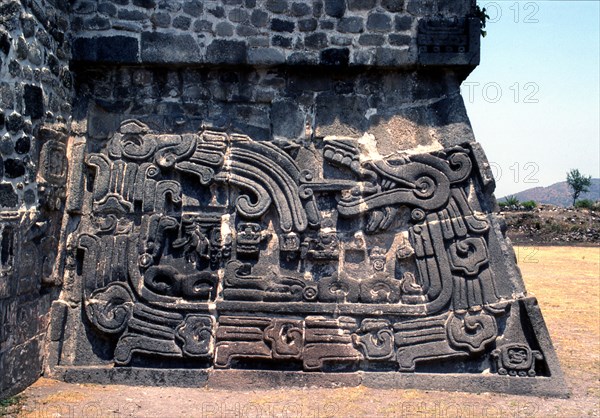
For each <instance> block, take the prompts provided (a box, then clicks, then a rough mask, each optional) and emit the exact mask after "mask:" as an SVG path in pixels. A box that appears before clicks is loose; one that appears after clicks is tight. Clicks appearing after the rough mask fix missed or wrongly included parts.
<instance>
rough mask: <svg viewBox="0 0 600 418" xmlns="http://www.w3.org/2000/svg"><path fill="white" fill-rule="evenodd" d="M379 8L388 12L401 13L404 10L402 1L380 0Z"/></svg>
mask: <svg viewBox="0 0 600 418" xmlns="http://www.w3.org/2000/svg"><path fill="white" fill-rule="evenodd" d="M381 6H382V7H383V8H384V9H386V10H387V11H389V12H392V13H397V12H401V11H402V9H403V8H404V0H381Z"/></svg>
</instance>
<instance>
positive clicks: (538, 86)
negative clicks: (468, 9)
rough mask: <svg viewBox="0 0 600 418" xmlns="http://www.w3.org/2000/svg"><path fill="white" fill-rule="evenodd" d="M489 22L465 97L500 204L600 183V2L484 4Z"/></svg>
mask: <svg viewBox="0 0 600 418" xmlns="http://www.w3.org/2000/svg"><path fill="white" fill-rule="evenodd" d="M478 3H479V5H480V6H481V7H486V9H487V13H488V14H489V16H490V22H489V23H488V26H487V36H486V37H485V38H483V39H482V46H481V65H480V66H479V67H478V68H477V69H475V71H473V73H472V74H471V75H470V76H469V78H468V79H467V80H466V81H465V82H464V83H463V86H462V93H463V97H464V99H465V104H466V106H467V110H468V113H469V117H470V119H471V124H472V125H473V130H474V131H475V137H476V138H477V140H478V141H479V142H480V143H481V144H482V145H483V148H484V150H485V151H486V154H487V156H488V159H489V161H490V162H491V163H492V166H493V169H494V173H495V175H496V182H497V188H496V197H502V196H505V195H507V194H512V193H516V192H519V191H521V190H525V189H528V188H531V187H536V186H548V185H550V184H553V183H556V182H559V181H564V180H565V178H566V172H567V171H568V170H569V169H571V168H578V169H579V170H580V171H581V172H582V173H583V174H587V175H591V176H592V177H600V126H599V114H600V106H599V102H600V92H599V84H600V83H599V79H600V67H599V57H600V50H599V39H600V29H599V28H600V23H599V21H600V6H599V4H600V2H598V1H515V0H506V1H487V0H478Z"/></svg>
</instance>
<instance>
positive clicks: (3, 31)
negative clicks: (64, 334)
mask: <svg viewBox="0 0 600 418" xmlns="http://www.w3.org/2000/svg"><path fill="white" fill-rule="evenodd" d="M68 29H69V20H68V15H67V14H66V2H61V1H44V0H34V1H14V0H13V1H3V2H2V4H1V5H0V237H1V238H0V398H4V397H5V396H9V395H10V394H12V393H16V392H18V391H19V390H22V389H23V388H25V387H26V386H27V385H29V384H31V383H32V382H34V381H35V379H37V377H39V375H40V374H41V371H42V361H43V346H44V340H45V333H46V329H47V325H48V322H49V318H48V311H49V307H50V304H51V302H52V300H54V299H55V298H56V296H57V293H58V289H57V287H55V285H56V284H58V283H55V281H54V275H53V273H54V265H55V259H56V254H57V251H58V249H57V246H58V240H57V237H58V235H59V230H60V223H61V218H62V206H63V202H64V197H65V191H64V184H65V181H66V169H67V165H66V154H65V150H66V138H67V124H68V123H69V119H70V114H71V103H72V99H73V94H72V91H73V89H72V86H73V79H72V76H71V73H70V71H69V69H68V64H69V59H70V46H69V42H68V41H67V35H66V33H67V31H68Z"/></svg>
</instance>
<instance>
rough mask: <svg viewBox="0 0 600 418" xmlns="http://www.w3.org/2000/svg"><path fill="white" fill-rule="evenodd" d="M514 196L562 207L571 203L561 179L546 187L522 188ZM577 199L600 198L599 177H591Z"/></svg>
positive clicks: (569, 194) (568, 193)
mask: <svg viewBox="0 0 600 418" xmlns="http://www.w3.org/2000/svg"><path fill="white" fill-rule="evenodd" d="M515 196H516V198H517V199H519V201H520V202H525V201H528V200H533V201H535V202H537V203H538V204H548V205H555V206H561V207H563V208H566V207H569V206H571V205H572V203H573V198H572V197H571V190H570V189H569V186H568V185H567V182H566V181H561V182H560V183H555V184H553V185H551V186H548V187H534V188H532V189H527V190H523V191H522V192H519V193H516V194H515ZM579 199H590V200H592V201H594V202H595V201H597V200H600V179H592V185H591V187H590V191H589V192H588V193H584V194H582V195H581V196H580V197H579ZM503 200H504V198H500V199H498V201H500V202H501V201H503Z"/></svg>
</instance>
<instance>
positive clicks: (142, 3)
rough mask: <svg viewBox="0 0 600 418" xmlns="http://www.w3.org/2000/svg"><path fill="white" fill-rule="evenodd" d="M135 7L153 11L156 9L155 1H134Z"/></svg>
mask: <svg viewBox="0 0 600 418" xmlns="http://www.w3.org/2000/svg"><path fill="white" fill-rule="evenodd" d="M133 5H134V6H138V7H143V8H145V9H152V8H153V7H156V1H155V0H133Z"/></svg>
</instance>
